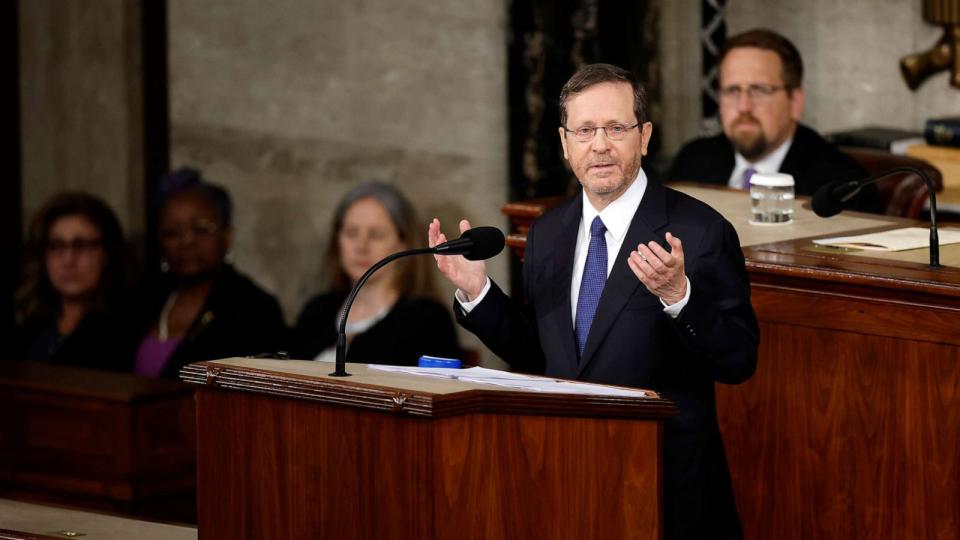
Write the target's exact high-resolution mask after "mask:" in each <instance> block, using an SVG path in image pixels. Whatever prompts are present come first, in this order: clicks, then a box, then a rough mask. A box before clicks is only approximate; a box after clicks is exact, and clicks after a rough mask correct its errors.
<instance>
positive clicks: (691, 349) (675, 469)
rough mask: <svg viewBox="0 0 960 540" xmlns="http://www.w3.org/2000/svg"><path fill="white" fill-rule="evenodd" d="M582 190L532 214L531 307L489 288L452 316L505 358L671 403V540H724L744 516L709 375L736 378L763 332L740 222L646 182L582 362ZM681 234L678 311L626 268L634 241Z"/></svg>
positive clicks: (667, 441) (527, 280)
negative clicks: (575, 291)
mask: <svg viewBox="0 0 960 540" xmlns="http://www.w3.org/2000/svg"><path fill="white" fill-rule="evenodd" d="M581 214H582V198H581V196H579V195H578V196H576V197H574V198H573V199H572V200H570V201H569V202H566V203H564V204H562V205H560V206H558V207H557V208H554V209H553V210H551V211H550V212H548V213H546V214H545V215H544V216H543V217H541V218H540V219H539V220H537V221H536V222H535V223H534V225H533V226H532V227H531V228H530V231H529V233H528V234H527V248H526V255H525V261H524V266H523V279H524V297H525V300H526V307H525V308H521V307H519V306H518V305H517V304H516V303H514V302H511V301H510V300H509V299H508V298H507V296H506V295H505V294H504V293H503V292H502V291H501V290H500V289H499V288H497V287H496V286H495V285H494V286H493V287H492V288H491V290H490V292H489V293H488V295H487V297H485V298H484V299H483V301H482V302H480V304H478V305H477V306H476V307H475V308H474V309H473V310H472V311H471V312H470V313H469V314H466V315H464V314H463V313H462V310H458V320H459V321H460V323H461V324H462V325H463V326H464V327H465V328H467V329H468V330H470V331H472V332H473V333H475V334H476V335H477V336H479V337H480V339H481V340H482V341H483V342H484V343H485V344H486V345H487V346H488V347H490V349H491V350H493V352H495V353H496V354H497V355H499V356H500V357H501V358H503V359H504V360H505V361H507V362H508V363H510V364H511V365H512V366H514V367H516V368H518V369H520V370H524V371H532V372H542V373H545V374H547V375H550V376H556V377H565V378H571V379H580V380H584V381H590V382H597V383H607V384H618V385H627V386H636V387H642V388H649V389H653V390H656V391H658V392H661V393H662V394H663V395H664V396H665V397H667V398H669V399H671V400H673V401H675V402H676V403H677V405H678V406H679V409H680V414H679V415H678V416H677V417H675V418H672V419H670V420H669V421H667V422H666V426H665V430H664V431H665V433H664V435H665V438H664V460H665V469H664V472H665V477H664V495H665V508H664V511H665V520H666V521H665V524H666V530H667V536H666V537H667V538H697V539H702V538H731V537H735V536H738V535H739V531H740V528H739V521H738V519H737V515H736V508H735V505H734V501H733V491H732V488H731V485H730V479H729V473H728V471H727V465H726V458H725V455H724V451H723V442H722V440H721V438H720V432H719V428H718V426H717V418H716V405H715V399H714V382H716V381H719V382H725V383H739V382H741V381H744V380H746V379H747V378H749V377H750V376H751V375H752V374H753V371H754V369H755V367H756V360H757V345H758V342H759V329H758V326H757V321H756V318H755V316H754V314H753V308H752V307H751V304H750V287H749V282H748V278H747V272H746V268H745V266H744V259H743V253H742V252H741V250H740V243H739V241H738V239H737V234H736V231H734V229H733V227H732V226H731V225H730V223H728V222H727V221H726V220H725V219H724V218H723V217H722V216H720V214H718V213H717V212H715V211H714V210H713V209H711V208H710V207H708V206H707V205H705V204H703V203H701V202H700V201H697V200H695V199H693V198H691V197H688V196H686V195H684V194H682V193H679V192H676V191H674V190H672V189H667V188H664V187H663V186H662V185H660V184H659V183H657V182H649V183H648V185H647V190H646V193H645V194H644V196H643V199H642V201H641V203H640V207H639V208H638V210H637V212H636V214H635V216H634V218H633V221H632V222H631V224H630V227H629V229H628V230H627V235H626V238H625V239H624V242H623V247H622V248H621V250H620V253H619V254H618V255H617V259H616V261H615V263H614V266H613V270H612V271H611V273H610V276H609V277H608V278H607V282H606V285H605V286H604V289H603V294H602V296H601V298H600V303H599V306H598V307H597V312H596V316H595V318H594V321H593V324H592V326H591V328H590V334H589V336H588V337H587V343H586V347H585V350H584V354H583V358H582V359H580V360H578V358H577V349H576V344H575V338H574V330H573V321H572V316H571V313H572V312H571V300H570V284H571V280H572V271H573V264H574V250H575V247H576V246H575V244H576V239H577V229H578V227H579V225H580V220H581ZM667 231H670V232H671V233H673V234H674V235H675V236H677V237H678V238H680V240H681V241H682V242H683V251H684V257H685V265H686V266H685V270H686V274H687V276H688V277H689V279H690V284H691V294H690V301H689V303H688V304H687V305H686V307H684V309H683V311H682V312H681V313H680V316H679V317H677V318H676V319H673V318H671V317H670V316H668V315H667V314H665V313H664V312H663V305H662V304H661V303H660V299H659V298H657V297H656V296H654V295H653V294H651V293H650V292H649V291H647V289H646V288H645V287H644V286H643V284H641V283H640V281H639V280H638V279H637V277H636V276H635V275H634V274H633V272H632V271H631V270H630V268H629V267H628V266H627V255H628V254H629V253H630V251H632V250H634V249H636V246H637V244H639V243H640V242H648V241H650V240H655V241H657V242H659V243H660V244H661V245H664V247H665V248H666V249H667V250H669V249H670V247H669V246H668V245H666V241H665V239H664V235H665V233H666V232H667Z"/></svg>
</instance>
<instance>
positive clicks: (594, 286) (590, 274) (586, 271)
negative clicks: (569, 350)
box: [574, 216, 607, 357]
mask: <svg viewBox="0 0 960 540" xmlns="http://www.w3.org/2000/svg"><path fill="white" fill-rule="evenodd" d="M606 230H607V228H606V227H605V226H604V225H603V221H601V220H600V216H597V217H595V218H593V223H591V224H590V248H589V249H587V264H585V265H584V266H583V279H582V280H581V281H580V296H579V297H577V320H576V321H575V323H574V331H575V332H576V334H577V350H578V357H579V356H583V348H584V347H585V346H586V345H587V335H589V334H590V325H591V324H593V315H594V313H596V312H597V304H599V303H600V294H601V293H603V284H604V283H606V281H607V240H606V238H604V236H603V233H604V232H606Z"/></svg>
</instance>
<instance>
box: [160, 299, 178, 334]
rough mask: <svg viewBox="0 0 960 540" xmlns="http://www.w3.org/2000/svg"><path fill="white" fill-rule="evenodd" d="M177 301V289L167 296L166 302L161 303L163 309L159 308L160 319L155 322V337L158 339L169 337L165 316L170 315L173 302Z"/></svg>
mask: <svg viewBox="0 0 960 540" xmlns="http://www.w3.org/2000/svg"><path fill="white" fill-rule="evenodd" d="M176 301H177V291H173V292H171V293H170V296H168V297H167V302H166V303H165V304H163V309H161V310H160V321H159V322H157V339H159V340H160V341H166V340H167V339H168V338H169V337H170V328H169V327H168V326H167V317H169V316H170V310H172V309H173V304H174V303H175V302H176Z"/></svg>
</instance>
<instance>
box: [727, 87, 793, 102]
mask: <svg viewBox="0 0 960 540" xmlns="http://www.w3.org/2000/svg"><path fill="white" fill-rule="evenodd" d="M780 90H784V91H786V92H787V93H788V94H789V93H790V91H791V90H793V89H792V88H790V87H788V86H787V85H785V84H749V85H747V86H746V94H747V99H749V100H750V101H751V102H754V103H755V102H757V101H763V100H766V99H768V98H771V97H773V95H774V94H776V93H777V92H779V91H780ZM734 91H736V92H734ZM743 94H744V87H743V86H741V85H738V84H732V85H729V86H724V87H722V88H719V89H718V90H717V95H718V96H719V97H720V99H721V101H723V100H726V101H728V102H730V103H736V102H738V101H740V98H741V96H743Z"/></svg>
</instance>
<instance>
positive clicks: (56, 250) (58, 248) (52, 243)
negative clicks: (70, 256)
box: [43, 238, 103, 255]
mask: <svg viewBox="0 0 960 540" xmlns="http://www.w3.org/2000/svg"><path fill="white" fill-rule="evenodd" d="M101 248H103V238H74V239H72V240H69V241H67V240H48V241H47V242H45V243H44V244H43V252H44V253H45V254H47V255H60V254H63V253H66V252H67V251H72V252H74V253H79V254H85V253H93V252H94V251H95V250H98V249H101Z"/></svg>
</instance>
